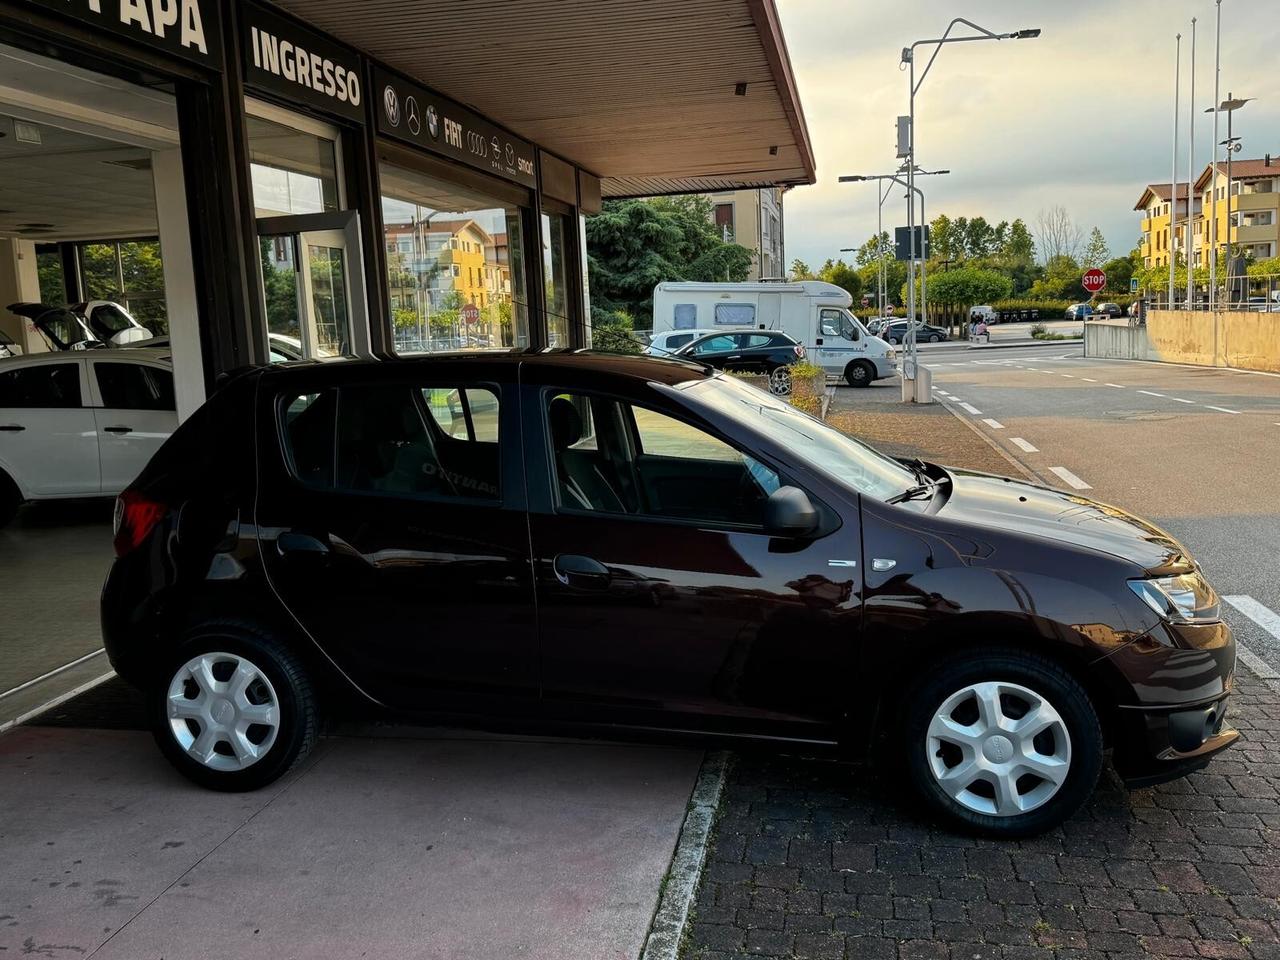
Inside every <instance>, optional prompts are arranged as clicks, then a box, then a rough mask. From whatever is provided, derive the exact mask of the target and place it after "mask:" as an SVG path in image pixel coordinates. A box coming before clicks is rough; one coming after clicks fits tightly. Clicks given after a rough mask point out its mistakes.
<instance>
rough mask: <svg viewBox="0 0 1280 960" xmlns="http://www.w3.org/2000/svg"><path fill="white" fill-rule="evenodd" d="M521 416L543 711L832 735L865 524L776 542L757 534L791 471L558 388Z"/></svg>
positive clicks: (673, 420) (852, 630)
mask: <svg viewBox="0 0 1280 960" xmlns="http://www.w3.org/2000/svg"><path fill="white" fill-rule="evenodd" d="M552 373H554V371H552ZM526 379H530V378H529V377H527V378H526ZM525 405H526V409H527V410H528V411H529V413H528V414H527V416H526V435H527V437H528V444H527V449H528V451H529V454H528V455H529V478H530V480H529V482H530V513H529V522H530V533H531V537H532V546H533V555H534V564H535V568H536V577H537V589H538V618H539V625H540V636H541V647H542V658H543V695H544V702H545V707H546V709H547V710H548V711H550V712H551V713H552V714H554V715H567V716H570V717H574V716H587V717H590V718H592V719H600V718H601V717H602V716H607V717H609V718H610V719H615V720H618V721H620V722H627V723H636V724H643V725H653V726H661V727H680V728H701V729H712V730H716V729H719V730H729V731H736V732H756V733H766V732H767V733H775V734H783V735H788V734H789V735H794V736H800V737H814V738H825V737H827V736H829V735H831V733H832V731H833V730H834V729H835V727H836V726H837V725H838V723H839V721H840V717H841V716H842V714H843V711H844V708H845V706H846V703H847V692H848V686H847V681H848V678H849V677H850V675H851V671H852V667H853V658H854V657H855V655H856V647H857V641H858V630H859V618H860V611H861V581H860V579H859V576H860V569H859V566H858V560H857V559H856V558H857V557H858V555H859V551H860V542H859V534H858V526H857V522H856V513H851V514H850V515H849V517H848V518H847V519H846V521H845V523H844V524H843V526H840V527H839V528H838V529H833V530H832V532H831V533H830V534H828V535H824V536H822V537H820V538H817V539H814V540H811V541H799V540H785V541H784V540H778V539H775V538H772V537H770V536H768V535H767V534H766V533H765V532H764V530H763V527H762V522H763V504H764V499H765V498H767V496H768V494H769V492H771V491H772V490H773V489H776V488H777V486H778V485H779V484H780V482H781V476H780V474H779V472H778V471H777V470H776V469H775V468H774V467H773V466H771V465H770V464H767V463H765V462H763V461H761V460H758V459H755V458H753V457H750V456H748V455H746V454H744V453H743V452H742V451H741V450H740V449H738V448H736V447H734V446H733V445H731V444H729V443H728V442H727V441H726V440H725V439H723V438H722V437H720V436H718V435H715V434H714V433H712V432H711V431H710V430H708V429H707V428H706V427H705V426H698V425H696V424H694V423H692V422H690V421H688V420H682V419H680V418H678V417H677V416H676V415H674V413H673V412H672V411H671V410H665V411H664V410H660V409H658V408H657V407H656V406H648V405H644V404H641V403H633V402H630V401H627V400H622V399H619V398H616V397H612V396H608V395H606V394H602V393H593V392H591V391H588V390H575V389H572V388H567V387H561V386H558V385H557V386H552V385H550V384H549V383H548V382H547V381H545V380H544V381H542V382H541V385H529V386H527V387H526V391H525ZM832 557H838V558H839V559H840V563H839V565H836V564H829V560H830V559H831V558H832Z"/></svg>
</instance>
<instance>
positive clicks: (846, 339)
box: [814, 307, 867, 376]
mask: <svg viewBox="0 0 1280 960" xmlns="http://www.w3.org/2000/svg"><path fill="white" fill-rule="evenodd" d="M815 309H816V310H817V313H818V317H817V338H816V340H815V343H814V345H815V347H816V348H817V351H816V355H817V361H816V362H817V364H818V366H820V367H822V369H823V370H825V371H826V372H827V373H829V374H834V375H835V376H843V375H844V371H845V368H847V367H848V366H849V364H850V363H851V362H852V361H854V360H857V359H859V358H860V357H865V356H866V355H867V342H866V340H865V339H864V338H863V336H862V332H861V331H860V330H859V329H858V328H857V327H856V326H854V325H853V324H852V323H851V322H850V321H849V318H848V317H846V316H845V314H844V311H843V310H840V309H837V308H835V307H816V308H815Z"/></svg>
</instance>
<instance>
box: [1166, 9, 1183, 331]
mask: <svg viewBox="0 0 1280 960" xmlns="http://www.w3.org/2000/svg"><path fill="white" fill-rule="evenodd" d="M1174 51H1175V52H1174V55H1173V172H1172V173H1171V174H1170V175H1169V193H1170V196H1171V197H1172V199H1171V200H1170V202H1169V309H1170V310H1172V309H1173V274H1174V271H1175V270H1176V269H1177V265H1178V263H1177V261H1178V109H1179V107H1178V87H1179V86H1180V85H1181V83H1182V77H1181V73H1182V34H1178V35H1177V37H1176V38H1175V46H1174Z"/></svg>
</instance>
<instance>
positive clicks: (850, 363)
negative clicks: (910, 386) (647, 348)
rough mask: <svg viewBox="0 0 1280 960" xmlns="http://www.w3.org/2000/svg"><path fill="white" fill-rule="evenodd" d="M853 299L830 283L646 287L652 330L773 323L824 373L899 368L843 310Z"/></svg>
mask: <svg viewBox="0 0 1280 960" xmlns="http://www.w3.org/2000/svg"><path fill="white" fill-rule="evenodd" d="M852 303H853V299H852V298H851V297H850V296H849V294H848V292H847V291H846V290H844V289H843V288H841V287H837V286H836V285H835V284H834V283H825V282H823V281H821V280H798V281H796V282H795V283H776V282H775V283H768V282H766V283H692V282H686V281H680V282H664V283H660V284H658V285H657V286H656V287H654V288H653V332H654V335H655V337H656V336H657V335H658V334H661V333H665V332H667V331H671V330H679V331H691V330H779V331H781V332H782V333H785V334H788V335H789V336H791V337H794V338H795V339H796V340H798V341H799V342H800V343H802V344H803V345H804V347H805V350H806V351H808V354H809V361H810V362H811V363H815V364H817V365H818V366H820V367H822V368H823V369H824V370H825V371H826V372H827V376H828V377H837V378H839V377H843V378H844V379H845V380H846V381H847V382H848V383H849V384H850V385H851V386H855V387H865V386H866V385H867V384H869V383H871V381H873V380H881V379H883V378H885V377H892V376H894V375H895V374H896V373H897V372H898V361H897V355H896V354H895V353H894V350H893V347H891V346H889V344H887V343H885V342H884V341H883V340H881V339H880V338H878V337H875V336H872V335H871V334H870V333H868V332H867V328H866V327H864V326H863V325H862V323H861V321H859V320H858V318H857V317H855V316H854V315H853V314H852V313H851V312H850V311H849V307H850V305H851V304H852Z"/></svg>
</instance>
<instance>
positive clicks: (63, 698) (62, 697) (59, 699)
mask: <svg viewBox="0 0 1280 960" xmlns="http://www.w3.org/2000/svg"><path fill="white" fill-rule="evenodd" d="M115 675H116V672H115V671H114V670H108V671H107V672H106V673H104V674H103V675H102V676H100V677H95V678H94V679H92V680H90V681H89V682H88V683H82V684H80V686H78V687H75V688H73V689H71V690H68V691H67V692H66V693H63V694H59V695H58V696H56V697H54V698H53V699H52V700H50V701H49V702H48V703H42V704H40V706H38V707H36V708H35V709H34V710H28V711H27V712H26V713H24V714H23V715H22V716H20V717H14V718H13V719H12V720H6V721H5V722H4V723H0V733H4V732H5V731H6V730H8V729H9V728H10V727H16V726H18V725H19V724H23V723H26V722H27V721H28V720H30V719H32V718H33V717H38V716H40V714H42V713H44V712H45V711H46V710H52V709H53V708H54V707H56V706H59V705H60V704H63V703H66V702H67V701H68V700H70V699H71V698H72V697H76V696H79V695H80V694H82V693H84V692H85V691H86V690H92V689H93V688H94V687H96V686H98V684H100V683H106V682H107V681H108V680H110V679H111V678H112V677H114V676H115Z"/></svg>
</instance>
